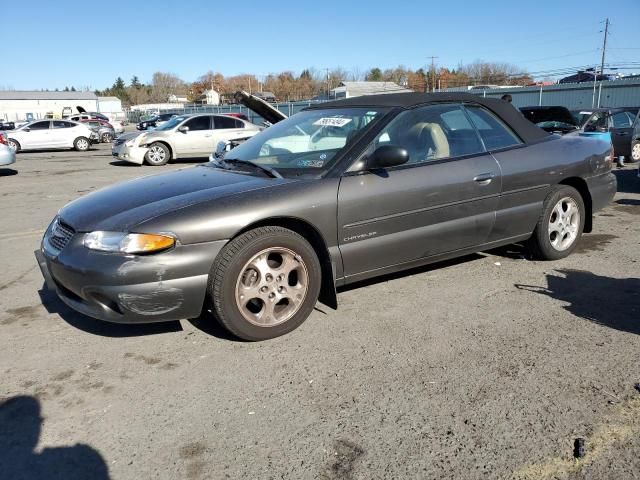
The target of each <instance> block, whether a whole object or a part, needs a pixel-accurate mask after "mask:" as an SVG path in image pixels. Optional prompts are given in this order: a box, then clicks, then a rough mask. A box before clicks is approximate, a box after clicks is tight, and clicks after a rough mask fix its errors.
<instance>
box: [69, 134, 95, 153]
mask: <svg viewBox="0 0 640 480" xmlns="http://www.w3.org/2000/svg"><path fill="white" fill-rule="evenodd" d="M90 146H91V141H89V139H88V138H86V137H78V138H76V139H75V140H74V141H73V148H75V149H76V150H77V151H78V152H86V151H87V150H89V147H90Z"/></svg>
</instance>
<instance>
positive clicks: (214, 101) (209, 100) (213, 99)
mask: <svg viewBox="0 0 640 480" xmlns="http://www.w3.org/2000/svg"><path fill="white" fill-rule="evenodd" d="M198 100H200V102H202V104H203V105H220V94H219V93H218V92H216V91H215V90H213V89H211V90H205V91H204V92H202V94H201V95H200V97H199V98H198Z"/></svg>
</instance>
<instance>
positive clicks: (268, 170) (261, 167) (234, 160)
mask: <svg viewBox="0 0 640 480" xmlns="http://www.w3.org/2000/svg"><path fill="white" fill-rule="evenodd" d="M222 161H223V162H224V163H232V164H233V163H239V164H242V165H250V166H252V167H254V168H257V169H258V170H262V171H263V172H265V173H266V174H267V175H269V176H270V177H271V178H282V175H280V174H279V173H278V171H277V170H274V169H273V168H271V167H267V166H266V165H260V164H259V163H256V162H252V161H251V160H243V159H240V158H229V159H227V158H224V159H223V160H222Z"/></svg>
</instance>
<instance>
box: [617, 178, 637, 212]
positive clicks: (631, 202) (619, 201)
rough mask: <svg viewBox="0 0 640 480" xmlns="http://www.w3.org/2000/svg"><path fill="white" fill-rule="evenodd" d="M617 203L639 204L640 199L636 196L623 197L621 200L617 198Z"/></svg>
mask: <svg viewBox="0 0 640 480" xmlns="http://www.w3.org/2000/svg"><path fill="white" fill-rule="evenodd" d="M638 181H639V182H640V179H638ZM616 203H617V204H618V205H632V206H638V205H640V200H638V199H635V198H621V199H620V200H616Z"/></svg>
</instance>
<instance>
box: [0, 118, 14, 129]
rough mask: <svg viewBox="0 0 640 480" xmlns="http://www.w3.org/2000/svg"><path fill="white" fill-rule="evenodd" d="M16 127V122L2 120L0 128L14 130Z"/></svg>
mask: <svg viewBox="0 0 640 480" xmlns="http://www.w3.org/2000/svg"><path fill="white" fill-rule="evenodd" d="M15 128H16V124H15V122H9V121H6V120H0V130H13V129H15Z"/></svg>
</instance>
